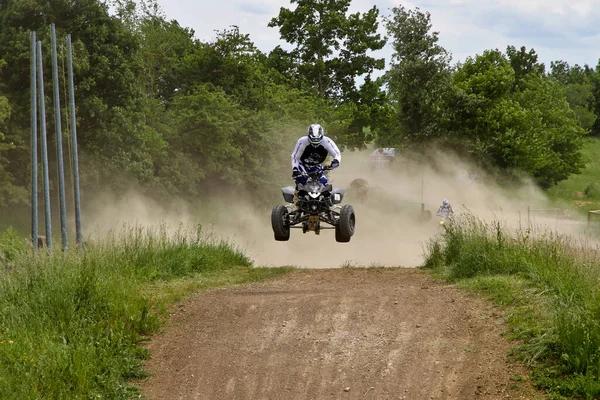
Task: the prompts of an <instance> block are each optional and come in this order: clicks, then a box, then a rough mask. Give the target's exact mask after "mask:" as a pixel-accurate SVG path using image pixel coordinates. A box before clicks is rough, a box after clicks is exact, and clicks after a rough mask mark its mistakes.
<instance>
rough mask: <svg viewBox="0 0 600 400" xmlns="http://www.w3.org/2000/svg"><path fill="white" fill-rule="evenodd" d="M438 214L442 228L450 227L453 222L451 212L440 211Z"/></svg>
mask: <svg viewBox="0 0 600 400" xmlns="http://www.w3.org/2000/svg"><path fill="white" fill-rule="evenodd" d="M437 216H438V217H439V218H440V222H439V224H440V226H441V227H442V228H448V227H449V226H450V224H451V223H452V216H451V215H450V213H447V212H445V213H438V214H437Z"/></svg>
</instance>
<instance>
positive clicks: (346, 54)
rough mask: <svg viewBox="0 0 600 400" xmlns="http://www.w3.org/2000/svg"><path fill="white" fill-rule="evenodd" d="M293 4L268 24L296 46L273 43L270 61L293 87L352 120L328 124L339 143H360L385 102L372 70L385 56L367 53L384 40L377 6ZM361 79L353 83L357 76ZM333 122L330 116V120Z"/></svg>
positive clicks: (300, 0) (305, 0)
mask: <svg viewBox="0 0 600 400" xmlns="http://www.w3.org/2000/svg"><path fill="white" fill-rule="evenodd" d="M291 3H292V4H297V7H296V8H295V9H294V10H293V11H292V10H289V9H286V8H283V7H282V8H281V9H280V11H279V15H278V16H277V17H275V18H273V19H272V20H271V22H270V23H269V26H270V27H279V32H280V36H281V38H282V39H284V40H285V41H287V42H288V43H290V44H292V45H293V46H294V48H293V49H292V50H291V51H290V52H287V51H285V50H283V49H282V48H281V47H279V46H278V47H277V48H275V49H274V50H273V51H272V52H271V54H270V55H269V58H268V61H267V62H268V65H270V66H273V67H275V68H277V69H278V71H279V72H280V73H281V74H282V75H284V76H285V77H286V78H287V80H288V82H292V84H294V85H295V87H296V88H298V89H301V90H305V91H308V92H311V93H314V94H315V95H316V96H318V97H320V98H321V99H325V100H328V101H329V102H330V104H331V105H332V106H333V107H341V108H342V109H340V110H339V113H341V114H344V116H345V117H346V116H348V114H347V113H348V111H349V110H352V114H351V117H350V120H348V121H347V123H346V124H345V128H344V129H340V130H338V129H337V128H338V127H336V128H335V129H333V130H332V129H329V133H330V134H332V136H334V137H335V139H336V141H337V142H338V144H339V145H340V146H341V147H342V148H344V147H350V148H362V147H364V144H365V142H366V141H369V140H370V139H371V137H369V136H368V135H367V134H366V133H365V128H366V127H371V129H372V130H376V129H378V128H379V126H378V125H377V124H378V123H379V122H380V120H381V118H380V117H378V114H380V109H381V108H382V107H383V104H385V103H386V102H387V99H386V97H385V93H384V92H383V91H382V90H381V85H382V81H381V80H379V79H378V80H372V79H371V74H372V73H373V72H374V71H375V70H380V69H383V68H384V65H385V63H384V59H382V58H381V59H377V58H374V57H371V56H370V55H369V52H371V51H376V50H380V49H382V48H383V46H384V45H385V42H386V41H385V39H383V38H381V35H380V34H378V33H377V29H378V26H379V23H378V15H379V10H378V9H377V7H375V6H374V7H372V8H371V9H370V10H369V11H367V12H365V13H363V14H362V15H361V13H359V12H357V13H353V14H349V13H348V10H349V6H350V3H351V0H291ZM359 77H362V78H363V81H364V82H363V84H362V85H358V84H357V78H359ZM332 122H335V120H332V121H330V122H329V126H331V123H332Z"/></svg>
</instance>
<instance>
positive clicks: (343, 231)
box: [335, 204, 356, 243]
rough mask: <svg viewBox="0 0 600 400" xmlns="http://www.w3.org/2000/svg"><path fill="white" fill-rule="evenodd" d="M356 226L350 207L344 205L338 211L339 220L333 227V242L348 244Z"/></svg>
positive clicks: (352, 210)
mask: <svg viewBox="0 0 600 400" xmlns="http://www.w3.org/2000/svg"><path fill="white" fill-rule="evenodd" d="M355 226H356V216H355V215H354V209H353V208H352V206H351V205H349V204H346V205H345V206H342V209H341V210H340V218H338V221H337V224H336V225H335V240H336V242H340V243H348V242H349V241H350V238H351V237H352V235H354V228H355Z"/></svg>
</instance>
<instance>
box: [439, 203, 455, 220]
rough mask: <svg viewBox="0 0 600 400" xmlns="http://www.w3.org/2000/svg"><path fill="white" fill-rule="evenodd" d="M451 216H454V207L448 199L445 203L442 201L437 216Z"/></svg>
mask: <svg viewBox="0 0 600 400" xmlns="http://www.w3.org/2000/svg"><path fill="white" fill-rule="evenodd" d="M451 214H454V210H453V209H452V205H451V204H450V202H449V201H448V200H447V199H444V201H442V205H441V206H440V208H438V211H437V215H439V216H444V217H447V216H449V215H451Z"/></svg>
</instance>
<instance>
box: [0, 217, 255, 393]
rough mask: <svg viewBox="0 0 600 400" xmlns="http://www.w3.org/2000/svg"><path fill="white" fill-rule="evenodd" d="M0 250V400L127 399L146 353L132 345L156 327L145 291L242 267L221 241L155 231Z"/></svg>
mask: <svg viewBox="0 0 600 400" xmlns="http://www.w3.org/2000/svg"><path fill="white" fill-rule="evenodd" d="M5 236H6V235H5ZM9 236H10V235H9ZM9 239H11V240H12V239H14V238H12V237H9ZM2 243H4V248H3V249H2V251H4V252H5V254H9V255H10V259H11V262H12V263H13V266H12V268H11V269H6V268H3V269H2V270H0V398H2V399H38V398H44V399H79V398H81V399H83V398H86V399H88V398H111V399H119V398H121V399H125V398H129V397H130V396H132V395H134V394H135V393H136V391H135V388H133V387H132V386H130V385H128V384H127V383H126V382H127V379H129V378H132V377H136V376H139V375H140V374H142V373H143V371H142V369H141V360H142V359H143V358H144V357H146V356H147V355H146V354H145V351H144V350H143V349H142V347H141V346H139V342H140V341H141V340H143V339H144V338H145V337H146V336H147V335H149V334H151V333H153V332H155V331H156V330H157V329H158V328H159V326H160V318H159V315H158V314H157V313H156V312H154V307H155V303H154V299H153V298H152V292H151V291H150V292H149V291H148V290H147V288H148V287H149V286H151V285H152V284H156V282H159V281H169V280H173V279H176V278H181V277H186V276H187V277H189V276H199V274H200V275H202V274H209V273H215V272H216V271H223V270H227V269H231V268H235V267H237V266H244V267H251V261H250V260H249V259H248V257H247V256H246V255H245V254H244V253H243V252H242V251H240V250H238V249H236V248H235V247H234V246H232V245H231V244H230V243H227V242H224V241H220V240H217V239H213V238H211V237H207V236H205V235H203V234H202V233H201V232H200V231H191V232H190V231H184V230H182V229H181V230H179V231H177V232H176V233H175V234H169V233H168V232H167V229H165V228H164V227H163V228H159V229H155V230H149V229H143V228H140V227H131V228H126V229H123V230H122V231H121V232H119V233H112V234H110V235H108V236H107V237H106V238H104V239H103V240H101V241H97V242H95V243H91V244H88V245H87V247H86V249H85V251H83V252H79V253H78V252H77V251H65V252H62V251H52V252H50V253H47V252H45V251H40V254H39V255H38V256H37V257H34V256H33V255H32V254H31V252H30V251H28V250H27V249H26V248H25V250H24V249H23V246H21V245H19V243H18V242H14V241H12V242H11V241H10V240H8V239H7V238H6V237H4V239H3V240H0V245H2ZM7 243H12V246H13V247H12V248H10V249H9V247H10V246H8V245H7ZM7 249H8V250H7Z"/></svg>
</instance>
